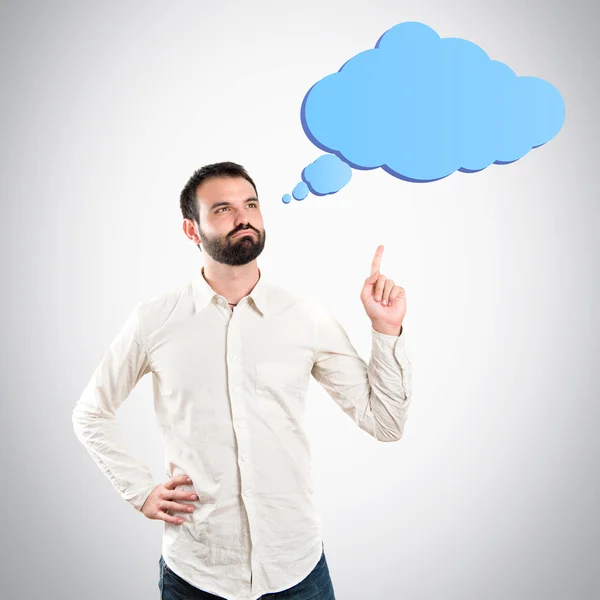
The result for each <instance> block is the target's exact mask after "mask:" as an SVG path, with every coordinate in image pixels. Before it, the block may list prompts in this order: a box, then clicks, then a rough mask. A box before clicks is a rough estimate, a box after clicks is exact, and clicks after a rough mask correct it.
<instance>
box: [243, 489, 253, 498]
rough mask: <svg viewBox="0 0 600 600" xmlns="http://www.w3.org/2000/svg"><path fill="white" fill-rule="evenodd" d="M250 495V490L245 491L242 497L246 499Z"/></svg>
mask: <svg viewBox="0 0 600 600" xmlns="http://www.w3.org/2000/svg"><path fill="white" fill-rule="evenodd" d="M251 494H252V492H251V490H246V491H245V492H244V496H246V498H247V497H248V496H250V495H251Z"/></svg>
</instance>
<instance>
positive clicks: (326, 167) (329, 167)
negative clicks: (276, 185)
mask: <svg viewBox="0 0 600 600" xmlns="http://www.w3.org/2000/svg"><path fill="white" fill-rule="evenodd" d="M351 178H352V169H351V168H350V167H349V166H348V165H347V164H346V163H345V162H344V161H342V160H341V159H340V158H339V157H338V156H335V155H333V154H323V156H319V158H317V160H315V161H314V162H312V163H310V165H308V167H305V168H304V171H303V172H302V180H303V181H304V182H305V183H306V184H307V185H308V187H309V189H310V191H311V192H312V193H313V194H316V195H317V196H324V195H325V194H333V193H334V192H337V191H339V190H341V189H342V188H343V187H344V186H345V185H346V184H347V183H348V182H349V181H350V179H351Z"/></svg>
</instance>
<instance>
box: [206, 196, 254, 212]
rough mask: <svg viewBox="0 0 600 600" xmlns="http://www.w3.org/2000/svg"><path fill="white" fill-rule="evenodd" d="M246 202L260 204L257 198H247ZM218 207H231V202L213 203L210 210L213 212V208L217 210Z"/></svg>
mask: <svg viewBox="0 0 600 600" xmlns="http://www.w3.org/2000/svg"><path fill="white" fill-rule="evenodd" d="M246 202H257V203H258V204H260V202H259V200H258V198H254V197H252V198H247V199H246ZM219 206H232V203H231V202H215V203H214V204H213V205H212V206H211V207H210V210H213V209H214V208H217V207H219Z"/></svg>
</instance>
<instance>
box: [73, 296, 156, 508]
mask: <svg viewBox="0 0 600 600" xmlns="http://www.w3.org/2000/svg"><path fill="white" fill-rule="evenodd" d="M143 314H144V305H143V304H142V303H141V302H140V303H138V304H137V305H136V307H135V308H134V310H133V312H132V313H131V314H130V316H129V318H128V319H127V321H126V322H125V324H124V325H123V327H122V328H121V331H120V332H119V333H118V335H117V336H116V337H115V338H114V340H113V341H112V343H111V344H110V346H109V348H108V350H107V351H106V352H105V354H104V356H103V358H102V360H101V361H100V364H99V365H98V366H97V367H96V370H95V371H94V374H93V375H92V378H91V379H90V381H89V383H88V384H87V386H86V387H85V389H84V391H83V394H82V395H81V397H80V398H79V400H78V402H77V403H76V405H75V408H74V409H73V416H72V420H73V426H74V429H75V434H76V435H77V438H78V439H79V440H80V441H81V443H82V444H83V445H84V446H85V448H86V449H87V451H88V452H89V454H90V455H91V457H92V458H93V459H94V461H95V462H96V464H97V465H98V467H99V468H100V469H101V471H102V472H103V473H104V474H105V475H106V477H107V478H108V479H109V480H110V482H111V483H112V485H113V486H114V488H115V489H116V490H117V491H118V492H119V493H120V494H121V497H122V498H123V499H124V500H126V501H127V502H128V503H129V504H130V505H131V506H132V507H133V508H134V509H135V510H137V511H140V510H141V508H142V506H143V504H144V502H145V500H146V498H147V497H148V496H149V494H150V492H151V491H152V490H153V489H154V487H155V485H156V484H155V483H154V480H153V477H152V473H151V471H150V469H149V468H148V466H147V465H146V464H145V463H144V462H143V461H141V460H139V459H138V458H136V457H135V456H133V455H132V454H131V453H130V452H129V451H128V450H127V448H126V446H125V443H124V441H123V439H122V434H121V430H120V429H119V427H118V425H117V422H116V417H115V413H116V411H117V409H118V408H119V406H120V405H121V403H122V402H123V401H124V400H125V399H126V398H127V397H128V396H129V394H130V392H131V390H132V389H133V388H134V387H135V386H136V385H137V383H138V381H139V380H140V379H141V378H142V377H143V376H144V375H145V374H146V373H149V372H150V365H149V362H148V354H147V352H146V349H145V340H144V335H143V322H142V317H143Z"/></svg>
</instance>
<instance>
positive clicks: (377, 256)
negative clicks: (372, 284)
mask: <svg viewBox="0 0 600 600" xmlns="http://www.w3.org/2000/svg"><path fill="white" fill-rule="evenodd" d="M382 254H383V246H382V245H379V246H377V250H376V252H375V256H374V258H373V262H372V263H371V275H375V273H376V272H377V271H379V267H380V265H381V255H382Z"/></svg>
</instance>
